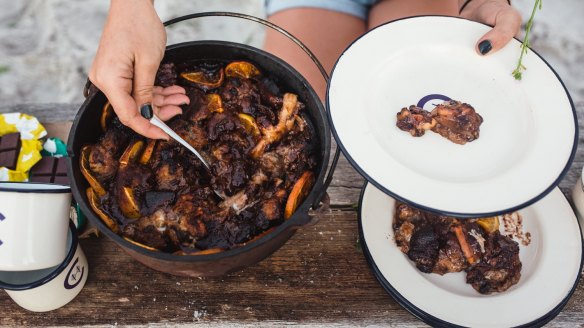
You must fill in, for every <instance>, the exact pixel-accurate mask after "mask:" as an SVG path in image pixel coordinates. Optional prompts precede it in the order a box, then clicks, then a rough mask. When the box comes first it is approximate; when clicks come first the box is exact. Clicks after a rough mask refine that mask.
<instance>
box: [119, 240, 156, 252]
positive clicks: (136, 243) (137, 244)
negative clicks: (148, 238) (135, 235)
mask: <svg viewBox="0 0 584 328" xmlns="http://www.w3.org/2000/svg"><path fill="white" fill-rule="evenodd" d="M123 237H124V239H125V240H126V241H127V242H129V243H131V244H134V245H136V246H138V247H142V248H145V249H147V250H149V251H153V252H158V250H157V249H156V248H154V247H150V246H147V245H144V244H142V243H139V242H137V241H134V240H132V239H130V238H128V237H126V236H123Z"/></svg>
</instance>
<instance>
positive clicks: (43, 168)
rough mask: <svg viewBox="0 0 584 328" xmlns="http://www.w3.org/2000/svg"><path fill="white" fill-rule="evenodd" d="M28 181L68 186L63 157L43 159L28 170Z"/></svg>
mask: <svg viewBox="0 0 584 328" xmlns="http://www.w3.org/2000/svg"><path fill="white" fill-rule="evenodd" d="M28 180H29V181H31V182H43V183H56V184H60V185H66V186H68V185H69V178H68V177H67V166H66V164H65V158H64V157H60V158H57V157H43V158H41V160H40V161H39V162H38V163H36V164H35V166H33V167H32V169H30V176H29V179H28Z"/></svg>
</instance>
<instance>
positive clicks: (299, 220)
mask: <svg viewBox="0 0 584 328" xmlns="http://www.w3.org/2000/svg"><path fill="white" fill-rule="evenodd" d="M213 14H216V13H202V14H196V15H190V16H201V15H205V16H212V15H213ZM222 14H223V16H225V14H226V13H222ZM235 15H236V16H245V15H240V14H235ZM227 16H231V15H227ZM185 17H187V16H185ZM244 18H246V19H249V18H247V17H244ZM179 19H181V18H179ZM183 19H184V18H183ZM253 20H259V19H257V18H254V19H253ZM262 24H263V23H262ZM268 24H269V23H268ZM264 25H265V24H264ZM310 55H312V54H310ZM210 59H212V60H226V61H233V60H248V61H251V62H253V63H254V64H257V66H258V68H259V69H260V70H261V71H262V72H264V74H265V75H268V76H270V77H272V78H274V80H275V81H277V83H278V84H279V86H280V89H281V90H283V91H286V92H293V93H296V94H297V95H298V98H299V100H301V101H302V102H304V103H305V104H306V111H305V115H307V118H308V119H309V120H310V121H311V122H312V125H313V127H314V135H315V138H316V139H317V142H318V145H319V151H318V153H317V161H318V166H317V170H316V172H315V176H316V177H317V178H316V180H315V183H314V186H313V187H312V190H311V191H310V193H309V194H308V196H307V198H306V199H305V200H304V201H303V202H302V204H301V205H300V206H299V207H298V209H297V210H296V212H295V213H294V214H293V215H292V217H290V218H289V219H288V220H286V221H284V222H283V223H282V224H280V225H279V226H277V227H276V228H275V229H274V230H272V231H271V232H270V233H268V234H266V235H264V236H262V237H261V238H258V239H256V240H253V241H251V242H249V243H247V244H245V245H244V246H241V247H237V248H234V249H230V250H226V251H223V252H219V253H215V254H206V255H174V254H169V253H163V252H157V251H151V250H148V249H146V248H143V247H140V246H137V245H135V244H133V243H130V242H128V241H127V240H125V239H124V238H122V237H121V236H119V235H117V234H116V233H114V232H113V231H111V230H110V229H108V227H107V226H106V225H105V224H104V223H103V222H102V221H101V220H100V218H99V217H98V216H97V215H96V214H95V213H94V212H93V210H92V209H91V207H90V206H89V202H88V199H87V195H86V189H87V188H88V187H89V185H88V183H87V181H86V180H85V178H84V177H83V175H82V173H81V171H80V166H79V156H80V152H81V148H82V147H83V146H84V145H87V144H94V143H96V142H97V141H98V139H99V137H100V136H101V135H102V130H101V127H100V124H99V117H100V114H101V109H102V107H103V106H104V104H105V103H106V101H107V99H106V97H105V96H104V94H103V93H102V92H100V91H99V90H97V89H95V88H94V87H93V88H90V92H89V93H88V94H86V95H87V98H86V100H85V102H84V103H83V105H82V106H81V108H80V109H79V112H78V113H77V116H76V117H75V121H74V122H73V126H72V128H71V131H70V134H69V140H68V143H67V144H68V148H67V150H68V153H69V158H68V160H67V169H68V173H69V176H70V179H71V190H72V193H73V196H74V198H75V199H76V200H77V202H78V203H79V206H80V207H81V209H82V211H83V213H85V214H86V215H87V217H88V218H89V221H90V222H91V223H92V224H93V225H95V226H96V227H97V228H98V229H99V230H100V231H101V232H103V233H104V234H105V235H106V236H108V237H109V238H111V239H112V240H113V241H115V242H116V243H117V244H118V245H119V246H120V247H121V248H122V249H124V250H125V251H126V252H128V253H129V254H130V256H132V257H134V258H135V259H136V260H138V261H140V262H141V263H143V264H145V265H146V266H148V267H151V268H153V269H155V270H158V271H162V272H167V273H170V274H174V275H181V276H216V275H222V274H225V273H228V272H230V271H234V270H236V269H239V268H243V267H245V266H249V265H252V264H255V263H256V262H258V261H260V260H262V259H264V258H266V257H267V256H269V255H270V254H272V253H273V252H274V251H276V250H277V249H278V248H280V247H281V246H282V245H283V244H284V243H285V242H286V241H287V240H288V239H289V238H290V237H292V235H293V234H294V233H295V231H296V230H297V229H298V228H300V227H302V226H304V225H306V224H309V223H310V222H311V221H312V218H311V217H310V216H309V214H308V211H309V210H310V208H311V207H312V208H315V207H317V206H319V204H320V200H321V199H322V197H323V196H324V195H325V191H326V187H327V186H328V184H329V183H330V180H331V179H330V176H331V175H332V171H333V169H334V163H333V165H332V166H331V171H330V174H329V176H328V177H327V173H326V171H327V165H328V162H329V155H330V148H331V140H330V128H329V124H328V121H327V118H326V114H325V111H324V107H323V104H322V102H321V101H320V99H319V97H318V96H317V94H316V93H315V91H314V90H313V89H312V87H311V86H310V85H309V84H308V82H307V81H306V80H305V79H304V78H303V77H302V76H301V75H300V74H299V73H298V72H297V71H296V70H295V69H293V68H292V67H291V66H290V65H288V64H287V63H285V62H283V61H282V60H281V59H279V58H277V57H275V56H273V55H271V54H269V53H267V52H265V51H262V50H259V49H257V48H254V47H250V46H247V45H242V44H238V43H232V42H225V41H193V42H187V43H181V44H175V45H172V46H169V47H167V49H166V53H165V56H164V59H163V62H184V61H190V60H210ZM91 90H93V91H91ZM337 158H338V153H337V156H335V159H334V160H333V162H336V159H337Z"/></svg>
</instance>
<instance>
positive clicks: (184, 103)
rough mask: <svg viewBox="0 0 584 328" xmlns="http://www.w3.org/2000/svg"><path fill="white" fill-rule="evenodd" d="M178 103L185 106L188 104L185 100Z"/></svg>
mask: <svg viewBox="0 0 584 328" xmlns="http://www.w3.org/2000/svg"><path fill="white" fill-rule="evenodd" d="M180 105H181V106H186V105H188V104H187V102H186V101H185V102H183V103H181V104H180Z"/></svg>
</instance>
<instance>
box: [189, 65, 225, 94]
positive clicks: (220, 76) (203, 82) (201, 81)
mask: <svg viewBox="0 0 584 328" xmlns="http://www.w3.org/2000/svg"><path fill="white" fill-rule="evenodd" d="M224 76H225V74H224V73H223V69H220V70H219V71H218V72H217V73H216V74H214V75H213V74H209V73H207V72H203V71H194V72H184V73H181V74H180V77H182V78H183V79H185V80H187V81H189V82H192V83H194V84H195V85H196V86H197V87H199V88H201V89H203V90H205V91H206V90H211V89H215V88H218V87H220V86H221V85H222V84H223V80H224V78H225V77H224Z"/></svg>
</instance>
